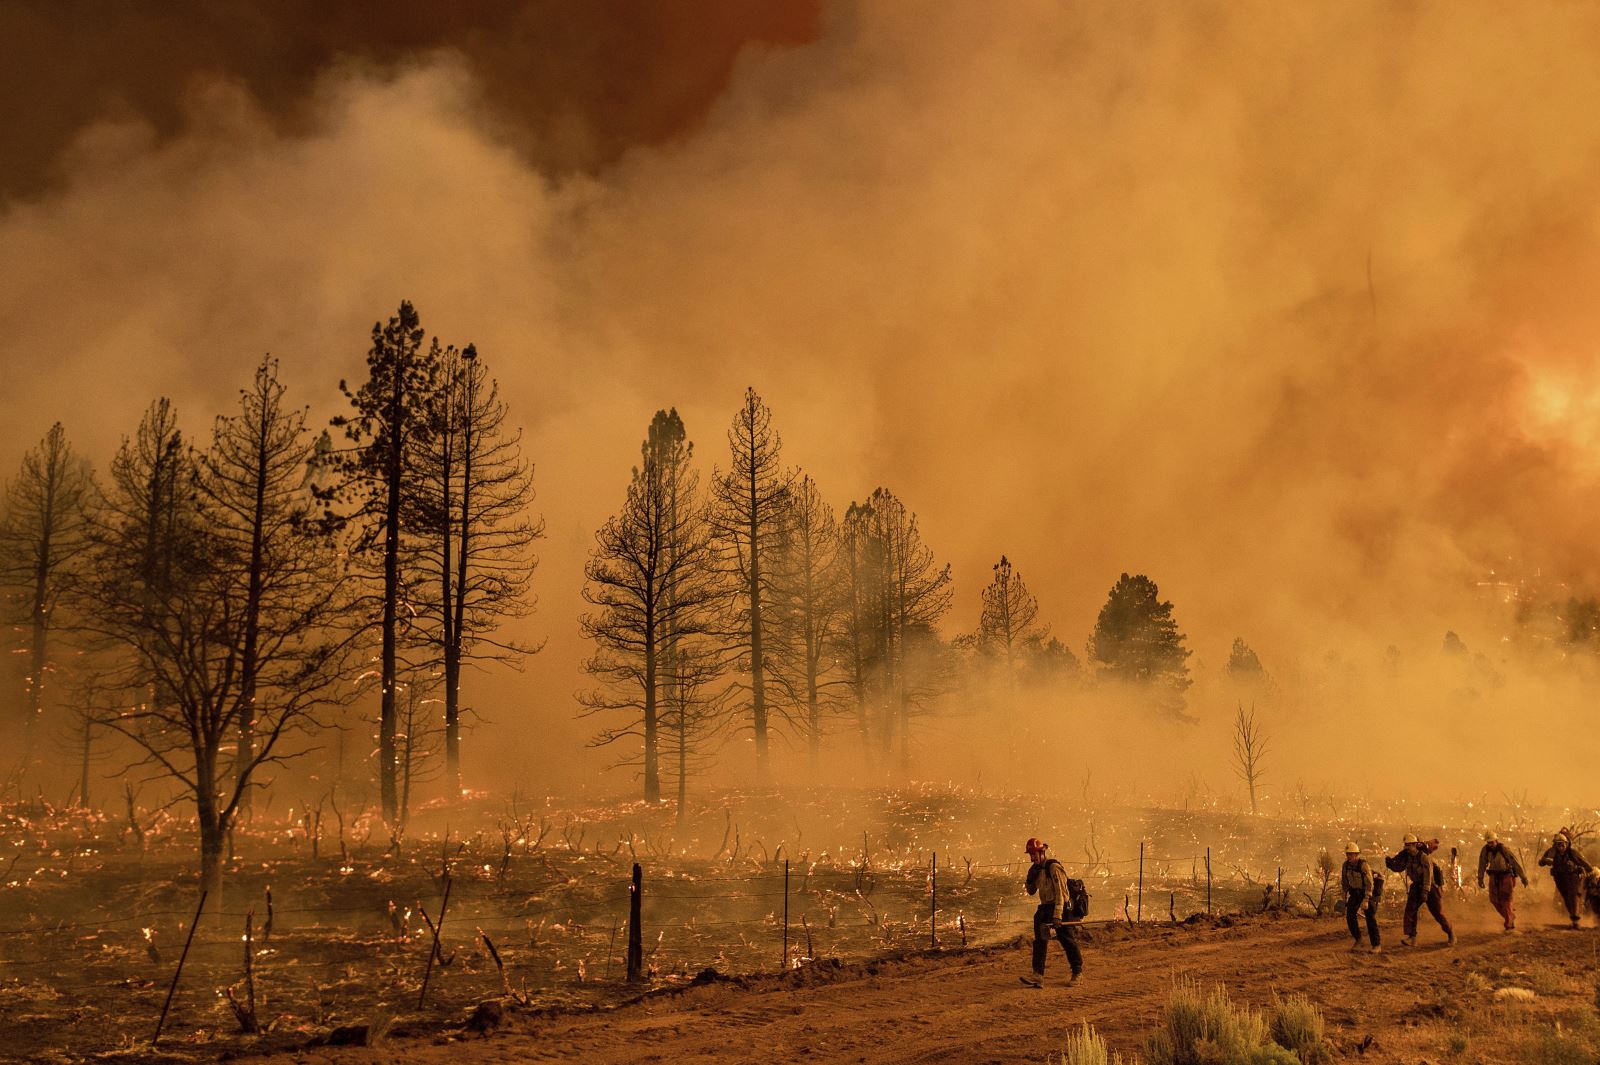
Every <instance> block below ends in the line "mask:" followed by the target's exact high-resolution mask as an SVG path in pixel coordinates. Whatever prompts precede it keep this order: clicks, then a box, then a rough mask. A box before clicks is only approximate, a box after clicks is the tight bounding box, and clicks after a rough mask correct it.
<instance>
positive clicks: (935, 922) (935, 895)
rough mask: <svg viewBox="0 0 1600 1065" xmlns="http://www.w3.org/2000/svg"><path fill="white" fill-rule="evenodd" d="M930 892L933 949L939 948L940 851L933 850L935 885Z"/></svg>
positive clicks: (929, 930)
mask: <svg viewBox="0 0 1600 1065" xmlns="http://www.w3.org/2000/svg"><path fill="white" fill-rule="evenodd" d="M929 894H930V895H931V896H932V897H931V899H930V900H929V906H930V912H929V913H928V946H929V947H930V948H931V949H933V950H938V949H939V852H938V851H934V852H933V886H932V889H931V891H930V892H929Z"/></svg>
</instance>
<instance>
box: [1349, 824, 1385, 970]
mask: <svg viewBox="0 0 1600 1065" xmlns="http://www.w3.org/2000/svg"><path fill="white" fill-rule="evenodd" d="M1341 883H1343V884H1344V919H1345V923H1346V924H1347V925H1349V926H1350V939H1351V940H1352V943H1351V945H1350V949H1351V950H1360V949H1361V920H1360V919H1361V917H1362V915H1363V914H1364V915H1365V916H1366V919H1367V939H1368V940H1370V941H1371V946H1370V947H1369V948H1368V949H1370V950H1371V951H1372V953H1374V954H1379V953H1381V952H1382V951H1383V947H1382V946H1380V945H1379V943H1378V899H1379V897H1380V896H1381V895H1382V894H1383V877H1381V876H1374V875H1373V874H1372V866H1370V865H1368V864H1367V860H1366V859H1365V858H1363V857H1361V848H1360V847H1358V846H1357V845H1356V844H1354V843H1346V844H1345V845H1344V871H1343V875H1342V877H1341Z"/></svg>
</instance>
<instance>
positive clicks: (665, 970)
mask: <svg viewBox="0 0 1600 1065" xmlns="http://www.w3.org/2000/svg"><path fill="white" fill-rule="evenodd" d="M580 856H583V857H587V855H580ZM958 861H959V863H960V864H952V863H950V862H949V861H948V859H946V860H945V862H944V864H941V857H940V855H939V854H938V853H937V852H933V853H929V854H928V855H927V856H926V858H925V859H924V860H920V861H914V860H904V859H902V860H898V861H894V860H884V861H879V862H876V863H875V862H874V861H872V860H871V859H870V858H869V857H868V856H867V855H866V854H865V852H864V853H863V855H862V857H861V860H860V861H850V862H846V863H837V864H834V863H830V864H824V863H823V862H821V861H810V860H809V859H808V860H806V861H803V862H796V861H794V860H792V859H785V860H783V861H782V863H781V865H780V864H779V863H778V862H777V861H776V860H773V861H771V862H764V863H762V864H763V865H765V866H766V868H761V869H758V870H756V871H752V872H748V873H734V872H729V873H728V874H722V873H717V874H715V875H699V874H696V873H693V872H689V871H686V870H684V869H682V868H681V867H678V866H676V865H675V863H673V862H671V861H670V860H662V861H659V862H651V861H649V860H648V859H647V860H645V861H636V862H633V863H631V868H629V869H628V870H627V872H628V873H630V874H632V875H631V876H624V875H622V874H623V871H624V868H623V866H622V863H619V862H613V866H614V867H608V868H607V869H606V870H605V872H604V874H603V875H602V874H596V873H593V872H589V871H584V872H583V874H582V875H581V876H574V877H570V878H566V879H564V880H560V882H553V883H552V884H549V885H545V886H543V887H541V888H539V889H537V890H536V889H533V888H526V887H525V888H520V889H507V888H505V887H503V886H501V884H500V883H499V880H498V878H495V877H493V874H492V870H491V866H490V865H489V864H482V863H477V862H474V861H473V860H470V859H469V860H467V861H463V862H461V863H460V864H461V866H462V867H463V869H462V870H458V872H457V873H455V874H453V873H452V872H451V863H450V861H449V859H445V860H444V862H443V868H441V869H439V870H437V871H435V872H433V873H431V874H429V875H421V869H420V867H418V872H419V875H418V876H417V878H416V879H415V880H414V881H412V882H401V881H398V880H397V881H395V882H393V883H386V884H384V885H383V888H384V889H386V890H381V891H380V892H378V894H380V895H381V896H382V897H383V898H384V902H383V903H382V904H380V905H374V904H373V902H372V901H365V902H361V903H356V904H349V905H339V904H327V905H295V904H293V902H292V900H289V899H284V898H282V889H281V888H280V900H279V903H280V904H276V905H274V904H272V903H271V902H266V903H264V904H262V905H256V906H246V907H242V908H241V907H240V906H239V905H238V903H237V902H235V903H234V905H233V906H231V907H220V906H213V907H212V908H210V909H208V910H206V911H205V912H204V913H203V914H202V915H201V916H200V917H199V920H198V925H199V926H200V927H198V928H196V927H195V924H196V914H195V911H194V910H193V909H192V908H177V907H168V908H162V909H152V910H146V911H141V912H136V913H117V914H114V915H108V916H107V917H105V918H103V919H97V920H75V921H56V922H35V923H31V924H28V923H22V924H13V925H10V926H5V927H0V981H4V980H8V979H9V980H22V979H29V978H34V979H37V978H42V977H60V978H64V979H63V980H57V981H52V982H65V980H66V979H70V978H73V977H76V978H86V977H91V976H92V977H95V978H98V977H100V976H108V977H114V976H115V974H117V973H121V974H123V981H124V982H125V983H126V984H128V985H129V986H130V988H132V989H133V990H136V991H139V992H141V993H146V996H147V997H148V996H150V995H154V994H156V993H158V992H160V991H163V990H164V989H165V988H166V986H167V981H168V980H169V979H170V980H172V981H173V984H174V986H180V979H181V987H182V988H184V989H187V997H188V999H189V1001H190V1006H191V1008H192V1006H193V1001H194V999H195V997H196V996H201V995H204V994H207V993H215V994H216V995H217V996H218V997H219V998H220V997H221V996H222V994H223V992H224V990H225V989H231V988H232V987H233V986H234V985H235V984H237V983H238V982H239V980H240V979H241V973H242V972H243V971H244V970H247V969H251V970H253V980H254V981H255V984H256V985H259V986H260V987H262V988H264V989H266V990H267V993H268V994H272V995H273V996H274V1000H275V1002H276V1003H277V1006H278V1008H279V1009H280V1011H281V1012H280V1016H284V1017H287V1016H289V1015H291V1014H295V1015H297V1016H301V1017H309V1019H310V1021H311V1022H313V1023H320V1022H322V1021H324V1020H325V1019H326V1017H327V1015H328V1014H330V1013H331V1012H337V1009H336V1007H337V1005H338V1000H339V997H340V994H341V993H342V991H341V989H344V990H345V991H348V989H349V988H350V987H351V985H360V986H362V987H364V988H367V989H371V988H372V987H374V986H378V985H382V986H383V987H385V988H390V989H392V992H393V997H394V998H395V999H396V1000H397V1001H403V1000H404V999H405V996H406V995H415V996H416V1006H417V1008H418V1009H419V1010H420V1009H422V1008H423V1007H424V1006H425V1005H426V1004H427V1003H428V1002H431V1003H432V1005H433V1006H434V1008H435V1010H451V1011H458V1010H460V1009H462V1008H465V1007H467V1006H470V1005H472V1004H474V1003H477V1002H480V1001H482V1000H483V999H485V998H489V997H504V996H509V997H511V998H514V999H516V1000H518V1001H521V1002H525V1003H530V1002H533V1001H536V1000H537V1001H539V1002H541V1003H551V1004H560V1003H561V1002H570V1001H574V1000H575V999H581V998H583V997H584V996H585V995H588V996H596V995H607V994H610V995H614V994H615V993H616V991H617V990H618V988H619V986H627V985H633V986H649V985H651V984H662V983H666V984H673V983H683V982H691V981H693V980H695V979H696V978H700V979H705V978H706V973H707V970H715V971H716V972H717V973H718V974H721V975H737V974H749V973H758V972H773V971H788V970H794V969H802V968H805V967H806V966H808V965H810V964H813V963H817V962H822V961H824V960H829V961H831V960H832V959H838V961H839V962H840V963H841V964H842V963H847V962H861V961H869V960H871V959H873V958H875V957H881V956H885V955H891V954H897V953H906V952H911V951H917V950H960V949H968V948H976V947H983V946H990V945H994V944H998V943H1004V942H1007V941H1010V940H1015V939H1017V938H1018V937H1024V936H1029V935H1031V934H1032V932H1033V924H1032V912H1033V908H1034V906H1035V905H1036V903H1037V900H1036V899H1034V898H1030V897H1029V896H1027V895H1026V894H1024V892H1023V891H1022V879H1023V876H1024V875H1025V870H1026V869H1027V867H1028V866H1029V864H1030V863H1029V862H1027V861H1009V862H974V861H971V860H968V859H965V858H960V859H958ZM1061 863H1062V865H1063V866H1065V867H1066V869H1067V871H1068V875H1069V876H1072V877H1074V878H1078V879H1082V880H1083V881H1085V884H1086V886H1087V888H1088V891H1089V893H1090V896H1091V904H1090V912H1089V914H1088V915H1087V916H1086V917H1085V918H1083V920H1082V921H1081V922H1078V923H1081V924H1084V925H1088V926H1091V927H1092V926H1097V925H1109V924H1127V925H1130V926H1139V925H1147V924H1152V923H1160V924H1170V923H1175V922H1178V921H1182V920H1186V919H1192V918H1195V917H1197V916H1205V915H1215V914H1221V913H1223V912H1224V911H1228V912H1238V911H1239V910H1241V909H1266V908H1270V907H1271V906H1273V905H1277V906H1280V907H1282V906H1284V905H1285V904H1286V902H1287V901H1289V897H1288V896H1289V892H1290V890H1292V889H1293V888H1294V887H1296V886H1301V885H1304V884H1305V883H1306V876H1309V875H1310V870H1309V868H1308V869H1307V870H1306V876H1301V877H1300V878H1299V880H1298V881H1297V883H1296V884H1292V885H1291V886H1290V888H1285V886H1284V870H1282V869H1281V868H1279V869H1277V871H1276V875H1275V876H1273V877H1272V878H1270V879H1264V878H1257V877H1252V876H1250V875H1249V874H1247V873H1244V872H1243V870H1242V869H1237V868H1236V869H1235V871H1234V872H1233V873H1232V874H1229V875H1227V876H1218V875H1217V874H1216V871H1215V870H1214V868H1213V862H1212V854H1211V851H1210V849H1209V848H1207V849H1205V850H1203V851H1196V852H1195V853H1193V854H1185V855H1167V856H1160V855H1155V854H1152V853H1148V852H1147V848H1146V847H1145V846H1144V845H1141V847H1140V853H1139V854H1138V855H1137V856H1129V857H1126V858H1117V859H1108V858H1103V857H1096V858H1093V859H1089V860H1082V861H1071V860H1064V859H1063V860H1061ZM652 867H653V868H654V869H655V870H656V871H655V872H652ZM551 871H552V872H555V870H554V868H553V867H551ZM502 872H503V870H502ZM557 879H558V880H559V879H560V878H557ZM606 884H610V885H612V887H610V888H607V887H605V886H604V885H606ZM1325 885H1326V881H1324V886H1325ZM1312 886H1313V887H1315V886H1316V885H1315V884H1314V883H1313V884H1312ZM452 889H453V891H454V895H453V897H449V898H448V900H447V897H446V892H448V891H451V890H452ZM561 889H568V895H567V897H560V894H561ZM365 890H366V891H367V893H368V894H369V895H370V894H372V891H371V888H370V887H368V888H366V889H365ZM1326 895H1327V893H1326V891H1324V892H1323V899H1322V901H1323V902H1327V901H1329V900H1328V899H1327V898H1326ZM1305 898H1306V900H1307V901H1308V902H1316V901H1317V900H1315V899H1313V898H1312V897H1311V895H1310V894H1306V895H1305ZM447 901H448V907H447V906H446V902H447ZM1318 907H1319V909H1320V908H1321V903H1320V902H1319V903H1318ZM257 920H260V921H262V922H264V924H263V925H262V927H261V930H260V933H259V934H258V936H257V938H256V939H254V940H253V942H252V944H251V945H249V946H246V944H245V935H244V934H243V925H244V922H246V921H249V922H252V924H253V923H254V922H255V921H257ZM235 929H238V931H235ZM624 929H626V935H625V936H624V934H623V931H624ZM187 936H192V939H193V944H194V945H195V946H196V947H198V948H200V950H199V951H198V952H197V953H196V954H195V955H194V956H193V957H192V958H190V959H189V960H188V961H187V967H188V971H187V973H186V972H185V971H184V963H182V962H180V961H179V960H178V959H175V958H172V957H169V956H167V954H166V952H165V951H164V949H163V948H164V946H165V945H166V943H167V942H168V941H169V940H170V941H171V942H172V943H173V944H174V945H176V944H177V943H178V942H180V941H183V939H184V938H185V937H187ZM230 947H231V948H233V949H232V950H225V949H224V948H230ZM208 951H209V952H208ZM241 951H242V952H244V953H246V954H248V955H249V960H248V961H246V960H245V959H244V958H243V957H242V956H241V953H240V952H241ZM141 954H143V955H144V957H143V958H142V959H141V957H140V955H141ZM430 977H431V978H432V988H431V991H432V998H431V999H426V998H425V996H427V994H428V989H427V987H426V985H427V983H428V981H429V979H430ZM179 994H180V998H181V997H184V992H183V991H180V992H179ZM346 997H347V998H348V997H349V996H346ZM330 998H331V999H333V1000H334V1001H333V1002H331V1003H330V1002H329V999H330Z"/></svg>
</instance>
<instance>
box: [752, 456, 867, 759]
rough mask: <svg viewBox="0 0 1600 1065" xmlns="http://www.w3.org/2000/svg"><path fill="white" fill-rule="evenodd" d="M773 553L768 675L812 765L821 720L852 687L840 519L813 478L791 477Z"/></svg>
mask: <svg viewBox="0 0 1600 1065" xmlns="http://www.w3.org/2000/svg"><path fill="white" fill-rule="evenodd" d="M773 547H774V550H773V552H772V554H771V558H770V563H771V565H770V572H771V575H772V584H773V588H772V592H773V605H774V606H775V608H776V609H775V613H774V619H773V620H774V624H773V626H772V630H771V633H770V637H769V643H770V645H771V652H770V654H769V659H770V660H771V662H772V664H773V669H772V675H773V680H774V681H775V682H776V683H777V684H779V685H781V686H782V688H783V691H784V695H785V697H786V700H787V702H788V703H789V704H790V705H791V706H793V707H794V708H795V717H796V724H797V726H798V730H799V732H800V733H801V734H802V735H803V736H804V737H805V744H806V750H807V753H808V754H809V756H810V761H811V769H812V771H813V772H815V771H816V770H817V769H818V768H819V765H820V763H821V759H822V736H823V731H824V727H825V726H824V721H825V719H827V718H832V717H834V716H835V715H837V714H839V713H840V712H841V711H842V710H843V709H844V706H845V703H846V700H847V698H848V695H847V692H848V689H849V687H850V684H849V681H848V678H847V676H846V669H845V665H844V664H845V662H846V661H847V660H848V657H849V655H850V653H851V647H850V641H849V639H848V637H847V636H846V634H845V631H844V629H845V626H844V608H845V590H846V587H847V582H846V575H845V573H844V565H843V552H842V550H841V546H840V533H839V524H838V522H837V521H836V520H835V519H834V515H833V508H832V507H830V506H828V504H827V502H826V501H825V500H824V499H823V498H822V492H821V490H820V489H819V488H818V487H817V484H816V482H815V481H813V480H812V479H811V478H810V477H807V476H798V477H796V478H795V479H794V480H793V481H792V482H791V483H790V490H789V496H788V500H787V503H786V505H785V507H784V510H783V521H782V525H781V529H780V535H779V537H778V539H777V541H776V543H775V544H774V545H773Z"/></svg>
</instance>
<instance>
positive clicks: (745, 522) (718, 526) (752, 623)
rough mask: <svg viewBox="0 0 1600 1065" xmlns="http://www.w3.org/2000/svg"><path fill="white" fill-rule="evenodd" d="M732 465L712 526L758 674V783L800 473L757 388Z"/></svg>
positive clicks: (738, 422)
mask: <svg viewBox="0 0 1600 1065" xmlns="http://www.w3.org/2000/svg"><path fill="white" fill-rule="evenodd" d="M728 447H729V450H730V452H731V459H730V463H729V466H728V470H727V472H726V473H718V474H716V475H715V476H714V477H713V479H712V489H711V507H710V515H711V524H712V531H713V536H714V541H713V542H714V544H715V546H716V554H717V561H718V565H719V567H720V568H721V570H722V572H723V574H724V575H725V578H726V579H727V580H728V581H729V583H730V584H732V585H736V586H737V588H738V593H737V594H736V595H734V596H731V597H729V599H728V604H729V607H730V612H731V615H732V616H731V618H730V623H729V625H728V630H729V635H730V637H731V638H732V640H733V642H734V649H736V650H737V652H738V653H739V655H740V657H741V658H742V660H743V663H742V664H743V665H744V667H745V668H746V669H748V672H749V675H750V682H749V683H750V725H751V729H752V731H753V732H754V734H755V749H756V777H757V779H765V778H766V775H767V769H768V765H767V763H768V756H769V750H768V746H769V739H768V731H769V728H770V724H771V720H770V719H771V708H770V707H769V706H768V698H767V694H768V693H767V683H768V676H767V670H768V657H769V654H770V648H769V644H768V641H769V639H770V633H769V629H770V627H771V625H772V620H773V603H772V601H773V596H774V591H773V587H772V567H771V559H770V557H769V556H770V555H771V554H772V551H773V548H774V545H775V541H776V540H777V538H778V536H779V533H780V530H781V528H782V522H783V517H784V511H785V508H786V507H787V506H788V498H789V489H790V483H791V481H792V480H793V478H792V475H791V474H789V473H788V472H787V471H785V470H784V469H783V467H782V464H781V463H782V450H783V440H782V438H781V437H779V435H778V433H777V431H776V430H775V429H773V428H772V412H771V411H770V410H769V409H768V408H767V405H766V404H765V403H763V402H762V400H761V397H760V396H759V395H758V394H757V393H756V390H755V389H753V388H747V389H745V393H744V403H743V404H742V405H741V406H740V407H739V412H738V413H737V414H736V415H734V418H733V425H732V426H731V427H730V428H729V430H728Z"/></svg>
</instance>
